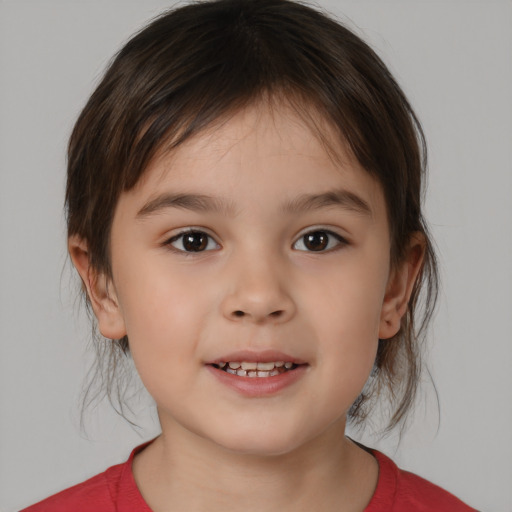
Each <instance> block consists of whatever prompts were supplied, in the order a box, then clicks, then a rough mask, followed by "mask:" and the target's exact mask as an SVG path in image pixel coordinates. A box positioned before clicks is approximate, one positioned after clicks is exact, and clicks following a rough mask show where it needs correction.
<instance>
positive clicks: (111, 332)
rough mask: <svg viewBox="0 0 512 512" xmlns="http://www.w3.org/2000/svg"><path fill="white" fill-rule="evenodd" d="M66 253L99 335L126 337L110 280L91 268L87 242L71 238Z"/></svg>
mask: <svg viewBox="0 0 512 512" xmlns="http://www.w3.org/2000/svg"><path fill="white" fill-rule="evenodd" d="M68 251H69V255H70V257H71V261H72V262H73V265H74V266H75V268H76V270H77V271H78V273H79V274H80V278H81V279H82V284H83V286H84V288H85V289H86V292H87V297H88V299H89V302H90V303H91V306H92V309H93V311H94V315H95V316H96V319H97V320H98V328H99V330H100V332H101V334H102V335H103V336H104V337H105V338H110V339H121V338H122V337H123V336H125V335H126V328H125V324H124V319H123V315H122V311H121V309H120V307H119V302H118V299H117V295H116V292H115V289H114V286H113V284H112V281H111V279H109V278H108V277H107V276H106V275H105V274H104V273H99V272H98V271H97V270H95V269H94V268H93V267H92V266H91V264H90V258H89V251H88V248H87V242H85V241H84V240H83V239H82V238H80V237H78V236H71V237H70V238H69V240H68Z"/></svg>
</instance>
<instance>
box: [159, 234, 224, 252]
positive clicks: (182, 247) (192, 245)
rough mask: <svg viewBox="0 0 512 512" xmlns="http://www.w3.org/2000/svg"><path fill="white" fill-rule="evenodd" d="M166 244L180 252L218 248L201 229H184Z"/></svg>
mask: <svg viewBox="0 0 512 512" xmlns="http://www.w3.org/2000/svg"><path fill="white" fill-rule="evenodd" d="M167 244H169V245H172V246H173V247H174V248H175V249H177V250H179V251H182V252H203V251H211V250H212V249H218V248H219V245H218V244H217V243H216V242H215V241H214V240H213V238H212V237H211V236H210V235H207V234H206V233H204V232H203V231H186V232H185V233H180V234H179V235H177V236H174V237H172V238H171V239H170V240H169V242H167Z"/></svg>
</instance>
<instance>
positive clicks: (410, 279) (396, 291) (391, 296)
mask: <svg viewBox="0 0 512 512" xmlns="http://www.w3.org/2000/svg"><path fill="white" fill-rule="evenodd" d="M424 255H425V237H424V235H423V234H422V233H419V232H418V233H413V235H412V236H411V239H410V243H409V247H408V249H407V253H406V255H405V257H404V259H403V261H402V262H401V263H399V264H398V265H397V267H396V268H395V269H394V270H392V272H391V273H390V277H389V280H388V285H387V288H386V295H385V297H384V302H383V304H382V311H381V318H380V329H379V338H380V339H389V338H392V337H393V336H394V335H395V334H396V333H397V332H398V331H399V330H400V325H401V320H402V317H403V316H404V315H405V313H406V311H407V305H408V303H409V299H410V297H411V294H412V292H413V290H414V285H415V283H416V280H417V279H418V276H419V273H420V270H421V267H422V265H423V258H424Z"/></svg>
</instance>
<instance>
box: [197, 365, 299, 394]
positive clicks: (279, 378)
mask: <svg viewBox="0 0 512 512" xmlns="http://www.w3.org/2000/svg"><path fill="white" fill-rule="evenodd" d="M307 366H308V365H306V364H301V365H300V366H297V368H295V369H293V370H288V371H286V372H284V373H280V374H279V375H274V376H272V377H239V376H238V375H233V374H232V373H228V372H225V371H224V370H219V369H218V368H216V367H215V366H212V365H207V366H206V368H208V370H210V371H211V372H212V374H213V375H214V376H215V378H217V379H218V380H219V381H220V382H221V383H222V384H224V385H226V386H228V387H230V388H232V389H234V390H235V391H238V392H239V393H240V394H242V395H245V396H249V397H258V396H268V395H275V394H276V393H279V391H282V390H283V389H285V388H287V387H288V386H291V385H292V384H294V383H295V382H297V381H298V380H299V379H300V378H301V377H303V376H304V375H305V373H306V368H307Z"/></svg>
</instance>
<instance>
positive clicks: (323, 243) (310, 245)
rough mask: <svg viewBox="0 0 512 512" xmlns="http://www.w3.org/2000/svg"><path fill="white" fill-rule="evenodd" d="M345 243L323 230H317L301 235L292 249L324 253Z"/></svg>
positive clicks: (342, 239)
mask: <svg viewBox="0 0 512 512" xmlns="http://www.w3.org/2000/svg"><path fill="white" fill-rule="evenodd" d="M346 243H347V241H346V240H345V239H344V238H343V237H341V236H340V235H337V234H336V233H333V232H332V231H328V230H325V229H318V230H315V231H310V232H309V233H305V234H304V235H302V236H301V237H300V238H299V239H298V240H297V241H296V242H295V243H294V244H293V248H294V249H296V250H298V251H313V252H322V251H323V252H325V251H329V250H331V249H334V248H336V247H337V246H339V245H340V244H343V245H345V244H346Z"/></svg>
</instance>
